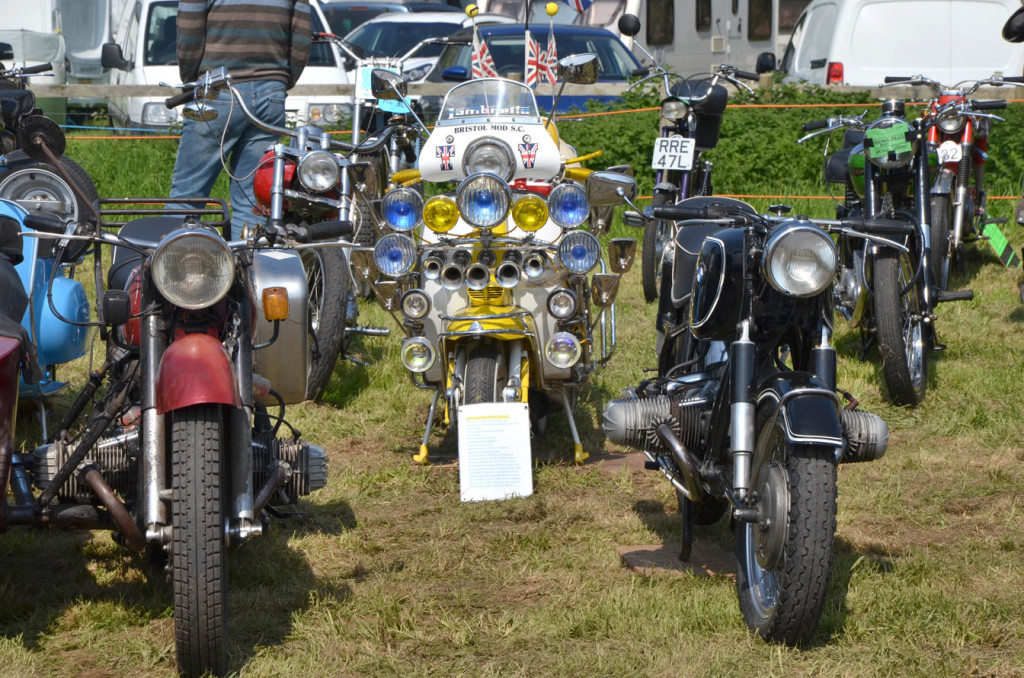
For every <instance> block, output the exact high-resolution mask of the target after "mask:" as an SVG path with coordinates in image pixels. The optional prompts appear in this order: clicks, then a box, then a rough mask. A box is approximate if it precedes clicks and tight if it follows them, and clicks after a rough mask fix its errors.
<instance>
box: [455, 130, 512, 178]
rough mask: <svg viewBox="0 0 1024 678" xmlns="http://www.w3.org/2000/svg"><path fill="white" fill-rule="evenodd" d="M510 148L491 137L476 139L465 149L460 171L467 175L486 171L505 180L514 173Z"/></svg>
mask: <svg viewBox="0 0 1024 678" xmlns="http://www.w3.org/2000/svg"><path fill="white" fill-rule="evenodd" d="M515 168H516V166H515V160H514V158H513V157H512V150H511V149H510V148H509V147H508V146H507V145H506V144H505V143H504V142H503V141H500V140H498V139H494V138H491V137H484V138H483V139H477V140H476V141H474V142H473V143H471V144H470V145H469V147H468V148H467V149H466V155H465V160H463V162H462V171H463V172H464V173H465V174H466V175H467V176H468V175H471V174H478V173H481V172H487V173H488V174H493V175H494V176H496V177H501V178H502V179H504V180H505V181H508V180H510V179H511V178H512V175H513V174H514V173H515Z"/></svg>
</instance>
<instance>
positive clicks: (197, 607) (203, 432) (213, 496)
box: [170, 405, 228, 676]
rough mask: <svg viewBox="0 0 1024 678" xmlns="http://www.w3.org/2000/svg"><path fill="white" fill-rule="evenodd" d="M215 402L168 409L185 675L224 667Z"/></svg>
mask: <svg viewBox="0 0 1024 678" xmlns="http://www.w3.org/2000/svg"><path fill="white" fill-rule="evenodd" d="M223 464H224V417H223V412H222V411H221V408H220V407H219V406H216V405H195V406H192V407H189V408H185V409H182V410H176V411H174V412H173V413H172V414H171V474H172V478H171V544H170V549H171V553H170V561H171V582H172V584H173V587H174V641H175V645H176V646H177V655H178V671H179V672H180V673H181V674H182V675H184V676H201V675H204V674H207V673H212V674H214V675H218V676H219V675H222V674H223V673H224V672H225V671H227V666H228V653H227V625H228V609H227V603H228V596H227V587H228V578H227V551H226V545H225V541H224V540H225V520H226V516H227V511H226V509H225V504H226V502H227V492H226V491H225V490H226V488H225V487H224V483H226V482H227V479H228V475H227V473H226V469H225V468H224V466H223Z"/></svg>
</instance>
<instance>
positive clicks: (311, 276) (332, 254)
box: [302, 247, 351, 400]
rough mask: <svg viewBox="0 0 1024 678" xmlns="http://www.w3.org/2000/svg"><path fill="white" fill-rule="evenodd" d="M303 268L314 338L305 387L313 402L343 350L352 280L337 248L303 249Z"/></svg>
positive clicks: (311, 330)
mask: <svg viewBox="0 0 1024 678" xmlns="http://www.w3.org/2000/svg"><path fill="white" fill-rule="evenodd" d="M302 267H303V268H304V269H305V271H306V286H307V288H308V290H309V326H310V327H309V329H310V332H312V333H313V335H314V337H315V338H316V344H315V348H316V350H314V351H313V358H312V361H311V365H310V370H309V381H308V382H307V384H306V397H307V398H309V399H310V400H313V399H315V398H317V397H319V396H320V394H321V393H322V392H323V390H324V389H325V388H327V384H328V382H329V381H330V380H331V375H332V374H333V373H334V363H335V362H337V360H338V354H339V353H340V352H341V349H342V344H343V342H344V339H345V323H346V320H347V315H348V301H349V299H348V293H349V281H350V280H351V278H350V276H349V272H348V262H347V260H346V259H345V254H344V253H343V252H342V250H341V248H338V247H322V248H316V249H311V250H303V251H302Z"/></svg>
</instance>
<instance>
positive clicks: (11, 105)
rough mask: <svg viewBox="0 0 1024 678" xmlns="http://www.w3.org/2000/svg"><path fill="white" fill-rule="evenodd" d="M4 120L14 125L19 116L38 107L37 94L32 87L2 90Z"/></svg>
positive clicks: (1, 99)
mask: <svg viewBox="0 0 1024 678" xmlns="http://www.w3.org/2000/svg"><path fill="white" fill-rule="evenodd" d="M0 106H2V107H3V116H4V122H5V123H6V124H8V125H12V124H13V123H14V121H15V120H17V119H18V118H20V117H22V116H24V115H28V114H29V113H31V112H32V111H33V110H35V107H36V95H35V94H33V93H32V90H30V89H10V90H4V91H3V92H0Z"/></svg>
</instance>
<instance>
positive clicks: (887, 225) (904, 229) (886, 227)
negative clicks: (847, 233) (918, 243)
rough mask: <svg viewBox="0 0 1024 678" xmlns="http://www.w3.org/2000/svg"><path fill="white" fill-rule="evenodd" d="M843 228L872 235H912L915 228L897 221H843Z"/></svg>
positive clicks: (915, 231)
mask: <svg viewBox="0 0 1024 678" xmlns="http://www.w3.org/2000/svg"><path fill="white" fill-rule="evenodd" d="M841 223H842V224H843V226H847V227H849V228H852V229H853V230H855V231H859V232H861V233H870V234H872V235H897V236H898V235H914V234H915V233H917V226H915V225H914V224H911V223H909V222H906V221H899V220H897V219H843V220H842V221H841Z"/></svg>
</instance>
